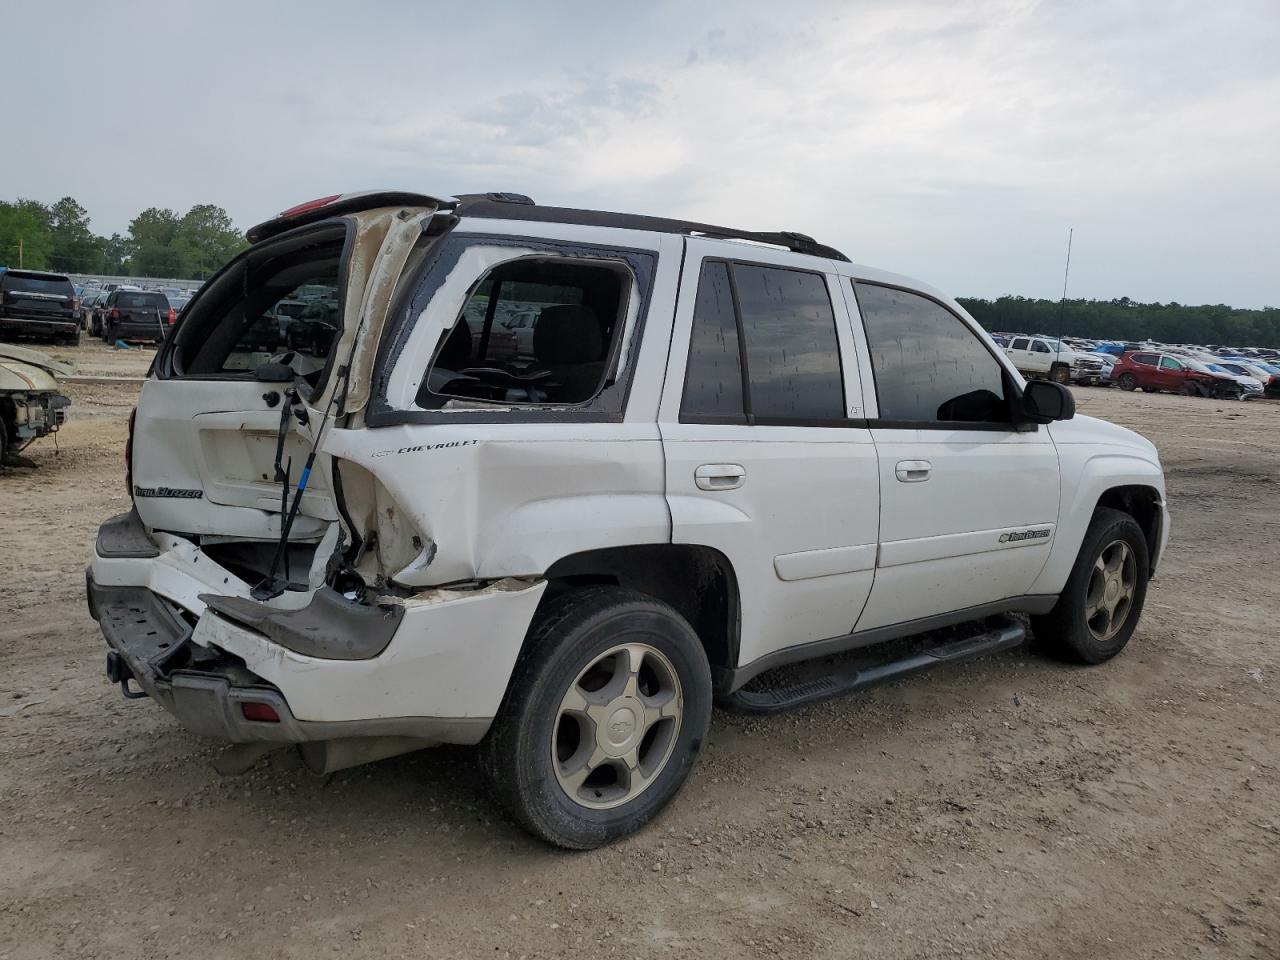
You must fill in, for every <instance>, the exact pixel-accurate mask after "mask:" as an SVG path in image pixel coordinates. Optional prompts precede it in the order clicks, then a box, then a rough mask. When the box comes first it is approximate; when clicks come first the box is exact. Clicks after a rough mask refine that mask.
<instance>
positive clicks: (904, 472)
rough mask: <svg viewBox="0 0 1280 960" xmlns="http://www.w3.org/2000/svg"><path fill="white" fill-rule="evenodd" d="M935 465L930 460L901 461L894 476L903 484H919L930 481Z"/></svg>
mask: <svg viewBox="0 0 1280 960" xmlns="http://www.w3.org/2000/svg"><path fill="white" fill-rule="evenodd" d="M932 471H933V464H931V463H930V462H929V461H928V460H899V461H898V466H897V468H896V469H895V470H894V474H895V475H896V476H897V478H898V479H899V480H900V481H902V482H903V483H919V482H920V481H922V480H928V479H929V474H930V473H931V472H932Z"/></svg>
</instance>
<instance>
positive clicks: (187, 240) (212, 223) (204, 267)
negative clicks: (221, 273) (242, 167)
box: [174, 203, 248, 280]
mask: <svg viewBox="0 0 1280 960" xmlns="http://www.w3.org/2000/svg"><path fill="white" fill-rule="evenodd" d="M174 243H175V245H176V246H177V247H178V248H179V249H180V250H181V251H182V259H183V266H184V273H183V276H189V277H193V278H196V279H200V280H203V279H205V278H206V277H208V276H209V275H210V274H212V273H213V272H214V271H215V270H217V269H218V268H219V267H221V266H222V265H223V264H224V263H226V262H227V261H228V260H230V259H231V258H232V257H234V256H235V255H236V254H237V253H239V252H240V251H241V250H243V249H244V248H245V247H246V246H248V242H247V241H246V240H245V238H244V235H243V234H242V233H241V232H240V231H239V230H237V229H236V227H235V224H233V223H232V222H231V218H230V217H229V216H227V211H225V210H223V209H222V207H218V206H214V205H213V204H211V203H199V204H196V205H195V206H194V207H192V208H191V209H190V210H188V211H187V213H186V215H185V216H184V217H183V218H182V220H181V222H180V223H179V224H178V229H177V233H176V237H175V240H174Z"/></svg>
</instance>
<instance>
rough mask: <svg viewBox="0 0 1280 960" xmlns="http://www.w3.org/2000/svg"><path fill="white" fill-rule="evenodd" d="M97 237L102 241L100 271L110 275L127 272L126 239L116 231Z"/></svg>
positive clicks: (127, 244)
mask: <svg viewBox="0 0 1280 960" xmlns="http://www.w3.org/2000/svg"><path fill="white" fill-rule="evenodd" d="M98 239H99V240H100V241H101V243H102V261H103V265H102V272H103V273H106V274H110V275H112V276H123V275H125V274H127V273H128V272H129V241H128V239H127V238H125V237H122V236H120V234H118V233H113V234H112V235H111V236H109V237H99V238H98Z"/></svg>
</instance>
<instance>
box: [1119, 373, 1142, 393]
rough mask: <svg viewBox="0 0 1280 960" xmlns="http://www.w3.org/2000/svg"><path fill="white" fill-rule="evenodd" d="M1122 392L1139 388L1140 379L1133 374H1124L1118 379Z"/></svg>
mask: <svg viewBox="0 0 1280 960" xmlns="http://www.w3.org/2000/svg"><path fill="white" fill-rule="evenodd" d="M1116 383H1118V384H1119V385H1120V389H1121V390H1133V389H1134V388H1136V387H1137V386H1138V378H1137V377H1135V376H1134V375H1133V374H1132V373H1122V374H1120V376H1119V377H1117V378H1116Z"/></svg>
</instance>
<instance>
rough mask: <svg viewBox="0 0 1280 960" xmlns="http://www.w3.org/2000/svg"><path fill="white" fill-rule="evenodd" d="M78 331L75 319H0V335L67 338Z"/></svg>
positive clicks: (77, 322)
mask: <svg viewBox="0 0 1280 960" xmlns="http://www.w3.org/2000/svg"><path fill="white" fill-rule="evenodd" d="M79 329H80V320H79V318H77V317H56V318H49V319H47V320H45V319H36V318H34V317H0V333H12V334H18V335H20V336H26V337H69V336H71V335H73V334H74V333H76V331H78V330H79Z"/></svg>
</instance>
